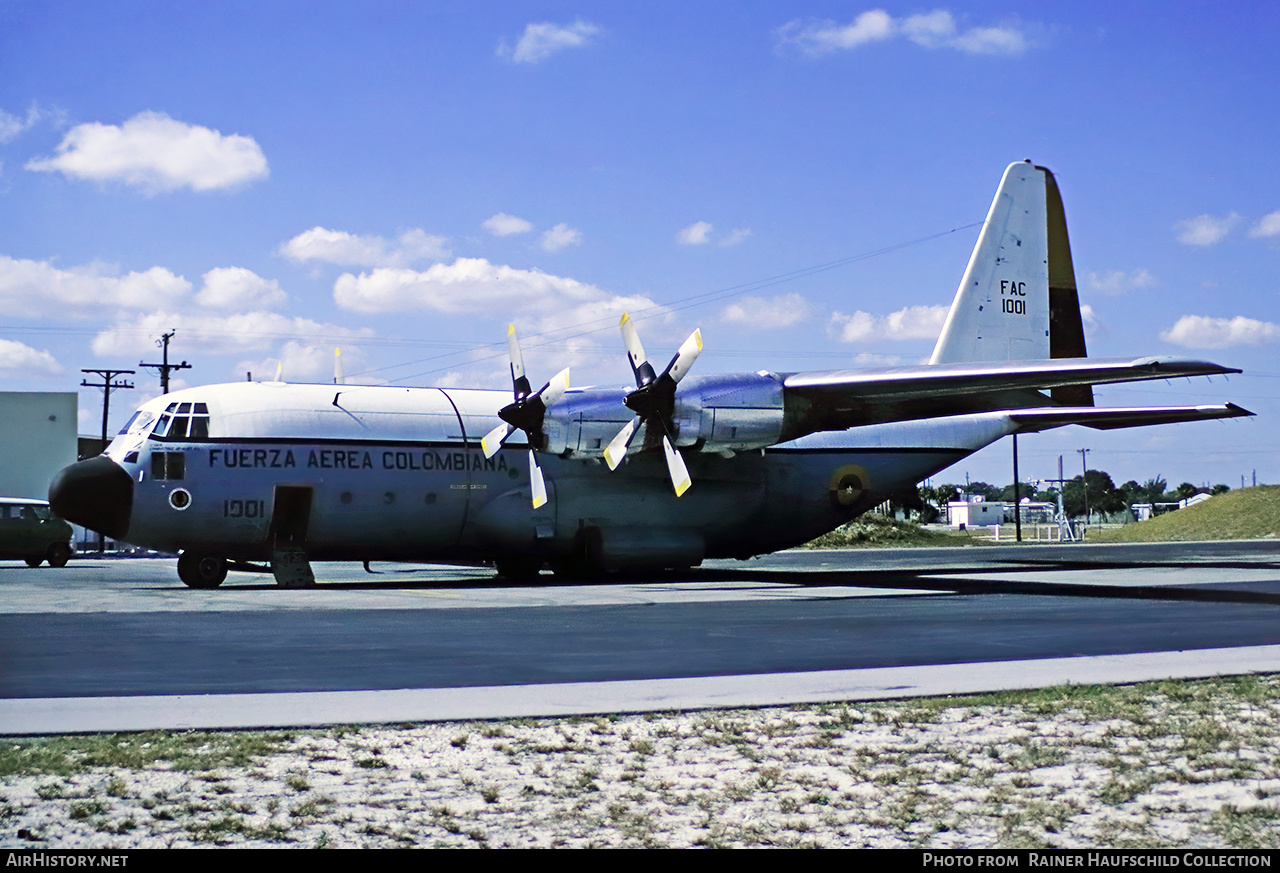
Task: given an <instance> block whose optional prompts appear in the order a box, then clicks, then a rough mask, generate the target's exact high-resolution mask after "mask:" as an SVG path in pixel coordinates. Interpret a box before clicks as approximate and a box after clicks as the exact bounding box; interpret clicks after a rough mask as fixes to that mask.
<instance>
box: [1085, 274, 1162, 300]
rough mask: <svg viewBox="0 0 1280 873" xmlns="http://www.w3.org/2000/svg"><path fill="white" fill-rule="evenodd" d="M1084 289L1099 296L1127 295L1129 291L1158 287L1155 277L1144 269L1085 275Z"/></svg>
mask: <svg viewBox="0 0 1280 873" xmlns="http://www.w3.org/2000/svg"><path fill="white" fill-rule="evenodd" d="M1084 282H1085V287H1086V288H1088V289H1089V290H1090V291H1096V292H1098V293H1099V294H1112V295H1116V294H1127V293H1129V292H1130V291H1146V290H1148V289H1150V288H1156V287H1158V286H1159V285H1160V283H1159V282H1158V281H1156V277H1155V276H1153V275H1151V273H1150V271H1148V270H1145V269H1139V270H1133V271H1131V272H1128V273H1126V272H1125V271H1124V270H1108V271H1106V272H1105V273H1094V272H1089V273H1085V277H1084Z"/></svg>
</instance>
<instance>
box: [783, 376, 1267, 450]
mask: <svg viewBox="0 0 1280 873" xmlns="http://www.w3.org/2000/svg"><path fill="white" fill-rule="evenodd" d="M1239 372H1240V370H1237V369H1234V368H1231V367H1223V366H1221V365H1219V364H1214V363H1211V362H1209V361H1196V360H1189V359H1185V358H1175V357H1142V358H1059V359H1050V360H1035V361H1009V362H996V363H954V364H940V365H939V364H932V365H921V366H917V367H899V368H893V369H887V370H876V371H861V370H834V371H825V372H814V373H795V374H792V375H789V376H787V377H786V378H785V379H784V381H783V385H784V386H785V389H786V401H787V406H788V418H789V419H790V421H789V425H790V427H789V431H790V433H791V434H798V433H813V432H815V431H823V430H844V429H845V428H848V427H853V426H856V425H863V424H879V423H883V422H889V421H906V420H910V419H918V418H933V417H937V416H943V415H959V414H964V413H974V412H990V411H995V410H1002V409H1022V408H1029V409H1030V408H1040V407H1045V406H1046V400H1048V398H1047V397H1045V396H1044V395H1042V394H1040V393H1039V392H1040V391H1043V390H1046V389H1052V388H1061V387H1066V386H1073V385H1105V384H1113V383H1119V382H1143V381H1149V380H1153V379H1172V378H1175V377H1189V376H1216V375H1225V374H1228V373H1239ZM1063 408H1064V409H1067V408H1070V409H1074V410H1077V412H1078V410H1079V409H1088V408H1090V407H1063ZM1207 408H1217V407H1207ZM1224 408H1225V407H1224ZM1233 408H1234V409H1239V407H1233ZM1164 409H1165V413H1164V414H1165V415H1166V416H1169V415H1175V414H1183V413H1175V412H1174V411H1173V408H1164ZM1185 414H1186V415H1190V417H1189V418H1187V417H1184V418H1176V417H1175V418H1168V417H1166V418H1163V419H1159V421H1157V420H1152V421H1151V422H1150V423H1152V424H1155V423H1160V421H1188V420H1198V419H1200V418H1206V417H1209V418H1223V417H1230V415H1228V414H1222V415H1209V414H1207V413H1196V414H1194V415H1193V414H1191V413H1185ZM1231 414H1234V415H1238V414H1243V410H1242V411H1241V412H1239V413H1231ZM1137 415H1138V413H1137V412H1136V411H1132V412H1131V419H1132V418H1133V416H1137ZM1081 417H1083V416H1081ZM1110 420H1116V421H1118V420H1120V419H1119V418H1116V417H1114V416H1113V417H1112V418H1111V419H1109V418H1108V417H1107V416H1105V415H1103V416H1097V417H1094V418H1092V419H1090V421H1092V422H1093V424H1090V426H1095V427H1096V426H1102V423H1103V422H1107V421H1110ZM1028 421H1029V419H1028ZM1081 423H1085V422H1083V421H1082V422H1081ZM1135 423H1136V420H1135ZM1046 426H1050V425H1046ZM1053 426H1056V425H1053ZM1110 426H1112V427H1123V426H1131V425H1122V424H1112V425H1110Z"/></svg>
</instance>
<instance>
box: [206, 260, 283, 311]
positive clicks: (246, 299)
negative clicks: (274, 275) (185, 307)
mask: <svg viewBox="0 0 1280 873" xmlns="http://www.w3.org/2000/svg"><path fill="white" fill-rule="evenodd" d="M287 300H288V295H287V294H285V293H284V289H283V288H281V287H280V283H279V282H277V281H276V280H275V279H264V278H262V277H261V276H259V275H258V274H257V273H255V272H253V271H252V270H246V269H245V268H244V267H217V268H216V269H213V270H210V271H209V272H207V273H205V274H204V287H203V288H201V289H200V293H199V294H197V295H196V302H197V303H199V304H200V305H201V306H209V307H217V308H219V309H279V308H280V307H281V306H284V304H285V302H286V301H287Z"/></svg>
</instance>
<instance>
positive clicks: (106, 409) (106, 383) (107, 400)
mask: <svg viewBox="0 0 1280 873" xmlns="http://www.w3.org/2000/svg"><path fill="white" fill-rule="evenodd" d="M80 372H81V373H89V374H93V375H97V376H101V377H102V383H101V384H99V383H97V382H90V381H88V380H87V379H81V380H80V385H81V387H83V388H101V389H102V449H101V451H104V452H105V451H106V450H107V416H108V415H109V414H110V412H111V392H112V391H114V390H115V389H117V388H132V387H133V385H132V383H129V382H123V381H113V380H114V379H115V378H116V376H126V375H128V376H132V375H133V370H84V369H82V370H81V371H80ZM106 549H107V542H106V538H105V537H103V535H102V534H98V553H99V554H101V553H102V552H105V551H106Z"/></svg>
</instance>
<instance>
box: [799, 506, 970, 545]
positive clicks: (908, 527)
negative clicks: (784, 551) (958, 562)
mask: <svg viewBox="0 0 1280 873" xmlns="http://www.w3.org/2000/svg"><path fill="white" fill-rule="evenodd" d="M968 541H969V539H968V537H967V536H963V535H962V536H960V537H957V536H953V535H951V534H944V533H937V532H936V531H931V530H925V529H924V528H922V527H920V525H918V524H912V523H911V522H907V521H897V520H895V519H892V518H886V517H884V516H883V515H877V514H875V513H868V514H867V515H863V516H859V517H858V518H856V519H854V520H853V521H851V522H849V523H848V524H842V525H841V526H840V527H838V528H836V529H835V530H833V531H831V532H830V533H825V534H823V535H822V536H820V537H818V538H817V539H815V540H810V541H809V542H807V543H805V544H804V545H803V546H801V548H804V549H850V548H869V547H875V546H958V545H964V544H967V543H968Z"/></svg>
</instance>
